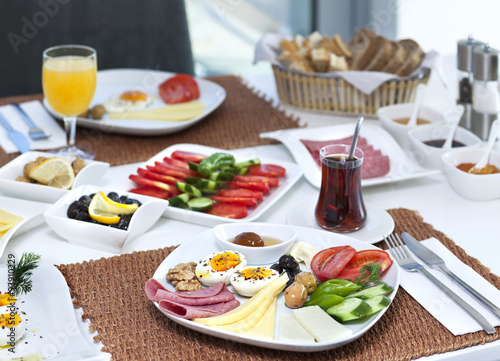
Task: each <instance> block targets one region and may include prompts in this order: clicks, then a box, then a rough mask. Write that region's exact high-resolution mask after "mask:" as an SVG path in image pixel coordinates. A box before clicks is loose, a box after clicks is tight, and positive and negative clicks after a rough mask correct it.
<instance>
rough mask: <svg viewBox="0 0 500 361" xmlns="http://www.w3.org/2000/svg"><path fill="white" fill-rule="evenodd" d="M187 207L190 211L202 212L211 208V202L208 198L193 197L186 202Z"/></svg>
mask: <svg viewBox="0 0 500 361" xmlns="http://www.w3.org/2000/svg"><path fill="white" fill-rule="evenodd" d="M187 205H188V208H189V209H190V210H192V211H197V212H203V211H206V210H208V209H210V208H212V205H213V202H212V200H211V199H210V198H207V197H199V198H193V199H191V200H189V201H188V202H187Z"/></svg>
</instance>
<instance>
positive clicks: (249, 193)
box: [217, 188, 264, 199]
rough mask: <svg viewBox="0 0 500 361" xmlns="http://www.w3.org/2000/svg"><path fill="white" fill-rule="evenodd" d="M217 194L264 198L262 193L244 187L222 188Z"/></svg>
mask: <svg viewBox="0 0 500 361" xmlns="http://www.w3.org/2000/svg"><path fill="white" fill-rule="evenodd" d="M217 195H218V196H221V197H244V198H255V199H262V198H264V193H262V192H259V191H253V190H251V189H245V188H230V189H227V188H223V189H221V190H220V191H218V192H217Z"/></svg>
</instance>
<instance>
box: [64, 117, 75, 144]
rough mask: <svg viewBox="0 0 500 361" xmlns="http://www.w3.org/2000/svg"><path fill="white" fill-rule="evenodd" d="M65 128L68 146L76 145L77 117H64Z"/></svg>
mask: <svg viewBox="0 0 500 361" xmlns="http://www.w3.org/2000/svg"><path fill="white" fill-rule="evenodd" d="M64 130H65V131H66V144H67V145H68V147H71V146H73V145H75V135H76V117H64Z"/></svg>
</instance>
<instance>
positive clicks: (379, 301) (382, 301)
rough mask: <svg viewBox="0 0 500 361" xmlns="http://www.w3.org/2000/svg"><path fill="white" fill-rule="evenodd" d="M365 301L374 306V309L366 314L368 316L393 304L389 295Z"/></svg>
mask: <svg viewBox="0 0 500 361" xmlns="http://www.w3.org/2000/svg"><path fill="white" fill-rule="evenodd" d="M365 302H366V303H368V304H369V305H370V306H371V307H372V309H371V310H370V311H368V313H367V314H366V316H370V315H373V314H374V313H377V312H379V311H380V310H383V309H384V308H386V307H387V306H389V305H390V304H391V299H390V298H389V297H387V296H384V295H380V296H376V297H373V298H370V299H368V300H366V301H365Z"/></svg>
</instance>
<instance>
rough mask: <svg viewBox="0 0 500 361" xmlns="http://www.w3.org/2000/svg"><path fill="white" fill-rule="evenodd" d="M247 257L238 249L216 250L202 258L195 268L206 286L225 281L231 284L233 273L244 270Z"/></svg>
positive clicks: (199, 278)
mask: <svg viewBox="0 0 500 361" xmlns="http://www.w3.org/2000/svg"><path fill="white" fill-rule="evenodd" d="M246 265H247V259H246V257H245V256H244V255H242V254H241V253H239V252H237V251H222V252H214V253H212V254H211V255H209V256H207V257H205V258H204V259H202V260H201V261H200V262H199V263H198V265H197V266H196V269H195V274H196V277H197V278H198V280H199V281H200V282H201V283H203V284H204V285H206V286H213V285H215V284H217V283H221V282H224V283H225V284H227V285H228V284H229V280H230V278H231V275H232V274H233V273H234V272H236V271H239V270H242V269H243V268H245V267H246Z"/></svg>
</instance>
